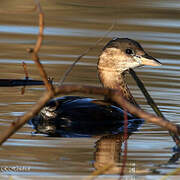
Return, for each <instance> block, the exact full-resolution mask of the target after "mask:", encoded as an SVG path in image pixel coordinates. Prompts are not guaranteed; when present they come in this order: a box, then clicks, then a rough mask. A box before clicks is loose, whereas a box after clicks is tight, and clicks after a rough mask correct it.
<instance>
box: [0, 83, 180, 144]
mask: <svg viewBox="0 0 180 180" xmlns="http://www.w3.org/2000/svg"><path fill="white" fill-rule="evenodd" d="M54 92H55V95H60V94H70V93H74V92H81V93H84V94H98V95H108V96H111V98H112V100H113V101H114V102H116V103H117V104H119V105H120V106H121V107H123V108H124V109H127V111H128V112H130V113H131V114H134V115H136V116H138V117H140V118H142V119H145V120H146V121H147V122H150V123H154V124H156V125H158V126H161V127H162V128H164V129H167V130H169V131H172V132H174V133H175V134H177V135H180V127H179V126H177V125H174V124H173V123H171V122H168V121H166V120H165V119H163V118H161V117H157V116H155V115H153V114H150V113H147V112H145V111H143V110H141V109H139V108H137V107H136V106H134V105H132V104H130V103H129V102H128V101H127V100H125V99H124V98H123V97H122V96H121V92H119V91H118V90H112V89H106V88H100V87H93V86H83V85H62V86H58V87H57V88H55V89H54ZM53 96H54V95H53V94H52V93H51V92H50V91H48V92H46V93H45V94H44V96H42V98H41V99H40V100H39V101H38V102H37V103H36V105H33V107H32V109H31V110H30V111H29V112H27V113H25V114H24V116H22V117H21V118H20V119H19V120H17V121H14V122H13V123H12V124H11V126H10V127H9V128H7V130H6V131H5V132H4V133H2V135H1V137H0V145H1V144H2V143H3V142H5V141H6V140H7V139H8V138H9V137H10V136H11V135H12V134H14V133H15V132H16V131H17V130H18V129H19V128H21V127H22V126H23V125H24V124H25V123H26V122H27V121H28V120H29V119H30V118H32V117H34V116H35V115H36V114H37V113H38V112H39V111H40V109H41V108H42V107H43V106H44V105H45V103H46V102H47V101H48V100H49V99H51V98H52V97H53Z"/></svg>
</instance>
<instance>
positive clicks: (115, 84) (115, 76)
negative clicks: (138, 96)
mask: <svg viewBox="0 0 180 180" xmlns="http://www.w3.org/2000/svg"><path fill="white" fill-rule="evenodd" d="M125 76H126V75H125V73H123V72H122V73H120V72H117V71H110V70H102V69H101V70H100V69H99V79H100V81H101V83H102V84H103V86H104V87H106V88H111V89H118V90H119V91H120V92H121V93H122V96H123V97H124V98H125V99H126V100H128V101H129V102H130V103H132V104H134V105H137V103H136V101H135V99H134V97H133V96H132V94H131V92H130V90H129V88H128V86H127V83H126V77H125ZM106 100H110V99H109V98H108V97H106Z"/></svg>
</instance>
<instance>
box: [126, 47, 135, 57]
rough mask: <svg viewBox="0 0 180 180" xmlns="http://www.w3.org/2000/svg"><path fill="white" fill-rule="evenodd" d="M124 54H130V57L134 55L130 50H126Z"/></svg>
mask: <svg viewBox="0 0 180 180" xmlns="http://www.w3.org/2000/svg"><path fill="white" fill-rule="evenodd" d="M126 54H130V55H133V54H134V51H133V50H132V49H129V48H128V49H126Z"/></svg>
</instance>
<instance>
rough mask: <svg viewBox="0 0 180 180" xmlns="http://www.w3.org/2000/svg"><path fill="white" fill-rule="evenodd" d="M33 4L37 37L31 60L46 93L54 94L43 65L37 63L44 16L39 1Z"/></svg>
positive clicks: (36, 0)
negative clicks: (35, 8)
mask: <svg viewBox="0 0 180 180" xmlns="http://www.w3.org/2000/svg"><path fill="white" fill-rule="evenodd" d="M35 2H36V6H37V10H38V13H39V35H38V39H37V42H36V45H35V47H34V49H33V51H32V59H33V60H34V62H35V63H36V65H37V67H38V69H39V72H40V75H41V77H42V79H43V81H44V84H45V87H46V88H47V90H48V91H50V92H51V93H54V88H53V85H52V84H51V83H50V82H49V81H48V76H47V74H46V71H45V70H44V68H43V65H42V64H41V63H40V61H39V56H38V52H39V50H40V48H41V45H42V41H43V31H44V14H43V11H42V8H41V6H40V3H39V1H38V0H35Z"/></svg>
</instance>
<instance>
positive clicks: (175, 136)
mask: <svg viewBox="0 0 180 180" xmlns="http://www.w3.org/2000/svg"><path fill="white" fill-rule="evenodd" d="M129 73H130V74H131V76H132V77H133V79H134V80H135V81H136V83H137V85H138V87H139V88H140V90H141V91H142V93H143V94H144V96H145V98H146V100H147V102H148V104H149V105H150V106H151V107H152V109H153V110H154V112H155V113H156V114H157V116H159V117H162V118H163V119H165V120H166V121H169V120H168V119H166V118H165V117H164V115H163V114H162V112H161V111H160V109H159V108H158V106H157V105H156V103H155V102H154V100H153V99H152V97H151V96H150V94H149V93H148V91H147V90H146V88H145V86H144V84H143V82H142V81H141V80H140V79H139V78H138V76H137V75H136V73H135V72H134V70H133V69H129ZM169 134H170V135H171V137H172V139H173V141H174V142H175V143H176V145H177V146H178V147H180V139H179V137H178V136H177V135H176V134H174V133H172V132H171V131H169Z"/></svg>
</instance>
